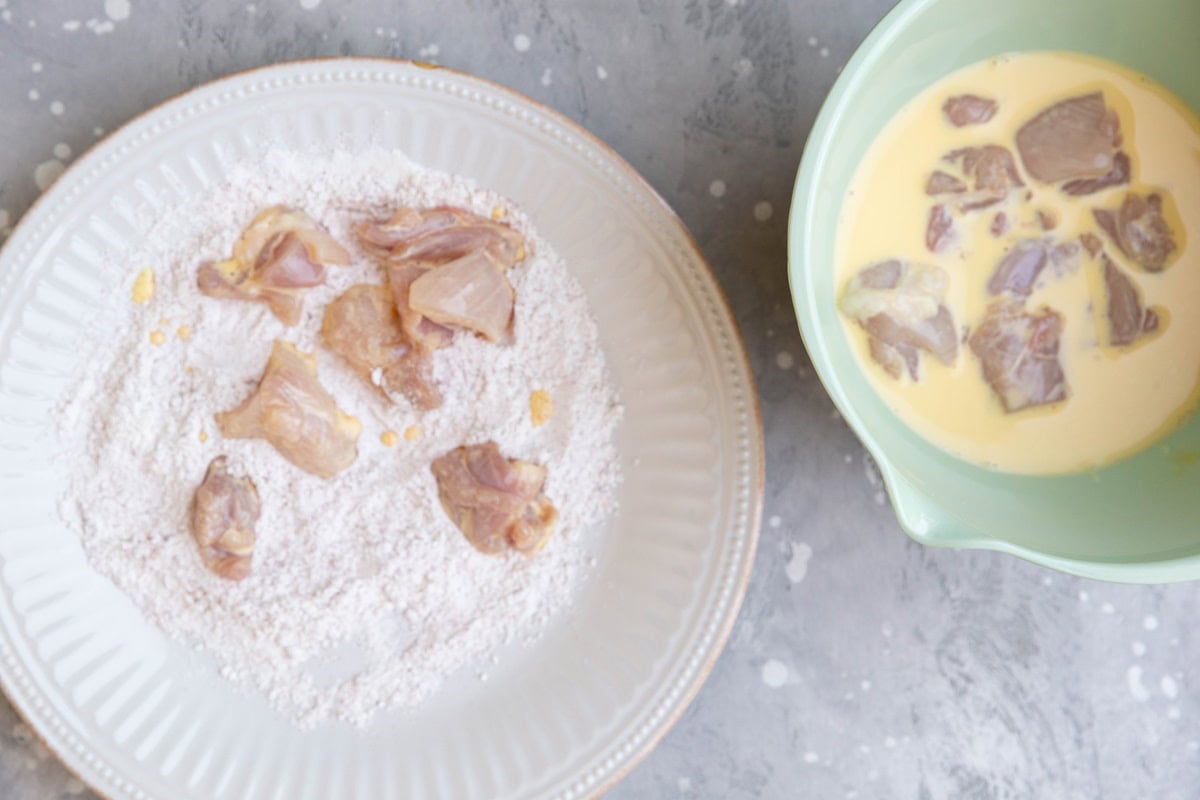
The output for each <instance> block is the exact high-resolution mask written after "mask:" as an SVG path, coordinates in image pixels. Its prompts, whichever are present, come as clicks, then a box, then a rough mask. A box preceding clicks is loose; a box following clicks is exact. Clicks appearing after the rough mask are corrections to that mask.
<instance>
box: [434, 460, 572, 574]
mask: <svg viewBox="0 0 1200 800" xmlns="http://www.w3.org/2000/svg"><path fill="white" fill-rule="evenodd" d="M432 469H433V476H434V478H435V479H436V480H437V487H438V498H439V499H440V500H441V503H442V508H443V509H445V511H446V515H447V516H449V517H450V520H451V521H452V522H453V523H454V524H455V525H457V526H458V529H459V530H460V531H462V532H463V535H464V536H466V537H467V541H469V542H470V543H471V544H472V545H473V546H474V547H475V549H477V550H479V551H480V552H483V553H489V554H495V553H500V552H502V551H504V550H505V549H507V548H509V547H512V548H513V549H515V550H517V551H519V552H521V553H524V554H525V555H533V554H534V553H536V552H537V551H539V550H541V549H542V547H543V546H545V544H546V542H547V540H549V538H550V536H551V534H552V533H553V532H554V525H555V523H556V522H557V521H558V512H557V511H556V510H555V508H554V506H553V505H552V504H551V502H550V500H549V499H547V497H546V496H545V495H544V494H542V487H543V486H544V485H545V482H546V468H545V467H543V466H541V465H538V464H532V463H530V462H528V461H520V460H518V459H513V458H505V457H504V456H503V455H502V454H501V453H500V448H499V447H497V446H496V443H495V442H484V443H483V444H473V445H465V446H463V447H457V448H455V449H454V450H451V451H450V452H449V453H447V454H446V455H444V456H442V457H441V458H439V459H437V460H436V461H434V462H433V466H432Z"/></svg>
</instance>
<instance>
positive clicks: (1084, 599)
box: [1079, 589, 1088, 603]
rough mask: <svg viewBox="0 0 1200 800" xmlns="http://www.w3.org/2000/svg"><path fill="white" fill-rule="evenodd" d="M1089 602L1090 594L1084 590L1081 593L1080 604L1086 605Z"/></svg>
mask: <svg viewBox="0 0 1200 800" xmlns="http://www.w3.org/2000/svg"><path fill="white" fill-rule="evenodd" d="M1087 601H1088V593H1087V592H1085V591H1083V590H1082V589H1081V590H1080V591H1079V602H1081V603H1086V602H1087Z"/></svg>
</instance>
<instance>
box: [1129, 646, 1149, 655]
mask: <svg viewBox="0 0 1200 800" xmlns="http://www.w3.org/2000/svg"><path fill="white" fill-rule="evenodd" d="M1129 649H1130V650H1132V651H1133V654H1134V655H1135V656H1137V657H1138V658H1141V657H1142V656H1144V655H1146V645H1145V644H1144V643H1143V642H1133V643H1132V644H1130V645H1129Z"/></svg>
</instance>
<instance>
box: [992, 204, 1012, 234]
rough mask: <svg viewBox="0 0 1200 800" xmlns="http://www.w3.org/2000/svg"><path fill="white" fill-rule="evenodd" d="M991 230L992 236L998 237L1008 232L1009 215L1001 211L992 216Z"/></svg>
mask: <svg viewBox="0 0 1200 800" xmlns="http://www.w3.org/2000/svg"><path fill="white" fill-rule="evenodd" d="M990 230H991V232H992V236H995V237H996V238H997V239H998V238H1000V237H1001V236H1003V235H1004V234H1006V233H1008V215H1007V214H1005V213H1004V212H1003V211H1001V212H999V213H997V214H996V216H994V217H992V226H991V228H990Z"/></svg>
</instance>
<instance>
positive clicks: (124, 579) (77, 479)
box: [58, 149, 620, 725]
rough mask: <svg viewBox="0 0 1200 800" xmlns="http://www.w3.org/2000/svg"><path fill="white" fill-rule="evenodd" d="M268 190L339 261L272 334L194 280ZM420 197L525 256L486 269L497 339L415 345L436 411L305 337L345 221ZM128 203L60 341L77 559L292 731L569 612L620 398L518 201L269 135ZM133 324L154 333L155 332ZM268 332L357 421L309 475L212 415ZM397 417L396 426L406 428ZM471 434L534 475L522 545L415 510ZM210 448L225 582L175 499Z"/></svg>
mask: <svg viewBox="0 0 1200 800" xmlns="http://www.w3.org/2000/svg"><path fill="white" fill-rule="evenodd" d="M275 204H286V205H291V206H295V207H297V208H301V209H303V210H305V211H307V212H308V213H309V214H310V215H311V216H313V217H314V218H315V219H317V220H319V221H320V222H321V223H323V224H324V225H325V226H326V228H327V229H328V230H329V231H330V232H331V233H332V234H333V235H334V236H335V237H336V238H337V239H338V240H339V241H340V242H341V243H343V244H344V245H346V246H347V247H349V248H350V249H351V251H352V252H354V253H355V261H354V264H353V265H351V266H349V267H331V268H330V269H329V279H328V283H327V285H326V286H324V287H319V288H318V289H315V290H312V291H310V292H309V293H308V295H307V297H306V299H305V316H304V318H303V320H302V321H301V323H300V324H299V325H297V326H296V327H294V328H286V327H284V326H283V325H282V324H281V323H280V322H278V321H277V320H276V319H275V318H274V317H273V316H272V315H271V313H270V312H269V310H268V309H267V307H266V306H265V305H262V304H258V303H251V302H244V301H236V300H217V299H212V298H207V297H203V296H201V295H200V294H199V292H198V291H197V290H196V288H195V275H196V268H197V266H198V265H199V264H200V263H201V262H203V261H205V260H209V259H219V258H225V257H228V254H229V253H230V251H231V248H232V246H233V243H234V241H235V240H236V239H237V237H238V235H239V234H240V233H241V231H242V228H243V227H244V226H245V225H246V224H247V223H248V222H249V221H250V219H251V218H252V217H253V216H254V215H255V214H256V213H257V212H258V211H260V210H262V209H263V208H266V207H268V206H271V205H275ZM440 204H449V205H455V206H460V207H465V208H468V209H470V210H472V211H475V212H476V213H479V214H482V215H488V214H490V213H491V212H492V210H493V209H494V208H496V207H498V206H499V207H501V208H503V209H505V210H506V211H507V213H508V216H507V217H506V221H508V222H510V223H511V224H512V225H513V226H514V227H515V228H517V229H518V230H519V231H521V232H522V233H523V234H524V235H525V237H526V239H527V241H528V243H529V247H528V251H529V253H530V256H529V258H527V259H526V261H524V262H523V263H521V264H519V265H517V266H516V267H514V268H513V269H512V270H511V271H510V272H509V277H510V279H511V281H512V283H513V286H514V288H515V289H516V310H515V343H514V344H513V345H511V346H497V345H491V344H488V343H486V342H484V341H482V340H480V339H477V338H475V337H473V336H470V335H465V334H459V335H458V336H457V337H456V339H455V342H454V344H453V345H451V346H450V347H449V348H446V349H445V350H441V351H438V352H437V353H436V354H435V356H434V358H435V362H434V376H435V378H436V380H437V381H438V383H439V386H440V388H441V391H442V394H443V396H444V398H445V403H444V405H443V406H442V407H441V408H439V409H437V410H435V411H432V412H428V413H424V414H421V413H419V412H416V411H414V410H413V409H412V408H411V407H409V406H408V405H407V404H406V403H402V404H399V405H392V404H389V403H388V402H387V401H386V400H385V399H384V398H383V397H382V396H381V395H380V394H379V393H378V392H377V391H376V390H375V389H374V388H373V387H371V386H369V385H367V384H366V383H365V382H363V381H362V380H361V379H360V378H359V377H358V376H357V375H355V374H354V373H352V372H351V371H350V369H349V368H348V367H347V366H346V365H345V364H344V363H343V362H341V361H340V360H339V358H338V357H337V356H336V355H334V354H332V353H331V352H329V351H328V350H326V349H325V348H324V347H322V346H321V344H320V341H319V332H320V323H321V314H322V312H323V310H324V307H325V305H326V303H327V302H328V301H330V300H331V299H333V297H335V296H336V295H337V294H338V293H339V292H341V291H342V290H344V289H345V288H347V287H348V286H350V285H352V284H355V283H362V282H372V283H383V282H384V276H383V274H382V272H381V271H380V270H379V269H378V268H377V267H375V266H374V265H372V264H371V263H370V262H369V261H368V260H367V259H365V258H364V257H362V255H361V253H359V252H358V251H357V249H356V246H355V243H354V239H353V236H352V235H351V227H352V225H353V224H354V223H355V222H357V221H359V220H362V219H364V218H366V217H368V216H374V217H380V216H386V215H387V214H388V213H389V211H390V210H391V209H392V208H394V207H395V206H398V205H412V206H431V205H440ZM146 217H147V218H146V219H145V220H144V221H142V223H141V225H142V232H143V233H144V237H143V245H142V246H141V247H139V248H138V249H137V251H135V252H130V253H113V254H110V257H111V259H112V261H113V263H117V264H121V265H124V268H125V269H127V270H128V274H129V280H128V282H127V283H126V284H125V285H124V286H123V287H122V288H121V296H119V297H115V298H107V303H102V305H105V307H106V312H105V313H106V314H109V316H105V317H104V318H102V319H97V320H95V321H93V322H92V323H90V324H89V326H88V328H87V333H86V335H85V337H84V339H83V342H82V346H86V347H91V348H94V349H93V350H91V351H89V352H87V354H86V357H85V359H84V363H85V365H86V367H85V370H84V373H83V374H81V375H80V377H79V380H78V383H77V385H75V386H74V387H72V389H71V391H69V392H68V393H67V397H68V398H70V399H68V400H67V401H66V402H65V403H64V405H63V406H62V408H61V409H60V411H59V414H58V424H59V435H60V438H61V441H62V442H64V443H65V444H66V446H67V447H68V450H67V452H66V455H65V458H66V459H67V463H66V464H65V466H66V469H67V470H68V471H69V475H70V487H69V491H68V492H67V495H66V496H65V497H64V499H63V502H62V506H61V508H62V514H63V517H64V519H65V520H66V521H67V523H68V524H69V525H71V526H72V528H74V529H75V530H77V531H78V533H79V536H80V538H81V540H82V542H83V546H84V549H85V551H86V552H87V555H88V558H89V560H90V561H91V563H92V564H93V565H94V566H95V567H96V568H97V569H98V570H99V571H100V572H101V573H103V574H104V575H107V576H108V577H109V578H110V579H111V580H112V581H113V582H114V583H115V584H116V585H117V586H119V587H120V588H121V589H122V590H124V591H125V592H126V593H127V594H128V595H129V596H130V597H131V598H132V599H133V601H134V602H135V603H137V605H138V606H140V607H141V609H142V610H143V611H144V613H145V614H146V616H147V617H148V618H149V619H150V620H151V621H153V622H154V623H155V624H157V625H158V626H159V627H160V628H162V630H164V631H165V632H166V633H167V634H168V635H170V636H172V637H174V638H177V639H180V640H183V641H185V642H187V643H189V644H192V645H195V646H198V647H200V648H201V649H203V650H206V651H208V652H209V653H211V654H212V655H213V656H214V657H215V658H216V659H217V661H218V662H219V663H220V664H221V666H222V672H223V674H224V675H225V676H226V677H227V678H228V679H229V680H231V681H232V682H234V683H235V684H237V685H239V686H242V687H245V688H250V689H257V690H258V691H260V692H261V693H263V694H264V695H265V696H266V698H267V699H268V701H269V702H270V703H271V705H273V706H274V707H276V708H278V709H279V710H281V711H283V712H284V713H286V714H288V715H289V716H290V717H292V718H293V719H294V720H296V721H297V722H298V723H299V724H303V725H311V724H316V723H321V722H327V721H331V720H345V721H350V722H353V723H356V724H365V723H366V722H367V721H368V720H369V719H370V718H371V717H372V715H373V714H374V713H375V712H377V711H379V710H382V709H385V708H397V707H399V708H403V707H412V706H414V705H416V704H418V703H420V702H421V701H422V700H423V699H425V698H427V697H428V696H429V695H430V694H431V693H432V692H434V691H435V690H436V689H437V688H438V686H439V685H440V684H441V683H442V682H443V680H444V679H445V678H446V677H447V676H449V675H450V674H452V673H454V672H456V671H458V670H460V669H463V668H466V667H476V668H479V667H480V665H482V664H484V663H485V662H486V661H487V660H488V659H489V657H490V656H491V654H492V653H493V652H494V651H495V650H496V649H497V648H499V647H500V646H502V645H503V644H506V643H508V642H511V641H531V640H533V639H535V638H536V637H537V636H538V635H539V633H540V632H541V631H542V630H544V628H545V626H546V624H547V622H548V621H549V620H550V619H551V618H553V617H554V616H555V615H557V614H559V613H561V612H562V611H563V610H564V609H566V608H567V607H568V606H569V605H570V603H571V601H572V598H573V596H574V593H575V589H576V588H577V586H578V584H579V583H580V581H581V579H582V578H583V577H584V575H583V573H584V572H586V570H587V567H588V566H589V564H590V563H591V558H590V556H589V553H588V552H587V547H586V542H585V537H584V536H583V534H584V532H585V530H587V529H588V528H591V527H594V526H596V525H597V523H599V522H600V521H601V520H602V519H603V518H604V517H605V516H607V515H608V514H609V513H610V512H611V511H612V509H613V505H614V502H615V500H614V498H615V488H616V485H617V483H618V481H619V479H620V475H619V467H618V462H617V456H616V450H615V447H614V444H613V430H614V427H615V425H616V423H617V420H618V418H619V416H620V413H619V407H618V405H617V403H616V400H615V397H614V394H613V390H612V388H611V387H610V385H609V383H608V381H607V374H606V368H605V363H604V357H603V354H602V352H601V351H600V349H599V345H598V343H597V333H596V327H595V323H594V322H593V320H592V317H591V315H590V313H589V310H588V307H587V303H586V299H585V298H584V295H583V292H582V290H581V289H580V287H579V285H578V284H577V283H576V281H575V280H574V279H573V278H572V277H571V276H570V274H569V273H568V272H567V270H566V268H565V267H564V265H563V263H562V261H561V259H560V258H559V257H558V256H556V255H555V254H554V252H553V251H552V250H551V248H550V247H549V245H548V244H547V243H546V242H545V240H543V239H541V238H540V237H539V236H538V235H537V233H536V232H535V231H534V229H533V228H532V227H531V225H530V222H529V221H528V220H527V219H526V218H525V217H524V216H523V215H522V213H521V212H520V210H519V209H516V208H514V207H513V206H512V205H511V203H509V202H508V201H506V200H505V199H504V198H502V197H500V196H499V195H496V194H494V193H492V192H486V191H482V190H479V189H476V188H475V187H474V186H473V184H472V183H470V182H469V181H467V180H465V179H462V178H457V177H452V176H449V175H445V174H441V173H432V172H429V171H425V170H422V169H420V168H418V167H415V166H414V165H412V164H411V163H410V162H408V161H407V160H406V159H405V158H404V157H403V156H402V155H400V154H398V153H396V152H393V151H385V150H380V149H376V150H370V151H367V152H359V153H354V154H352V153H349V152H336V153H333V154H329V153H326V154H324V155H312V154H301V153H296V152H278V151H276V152H271V153H269V154H267V155H266V156H264V158H262V159H261V160H257V161H255V162H254V163H253V164H244V165H239V166H237V167H236V168H235V169H234V170H233V171H232V173H231V175H230V178H229V180H228V181H227V182H226V183H225V184H223V185H221V186H218V187H216V188H215V189H213V190H212V191H210V192H209V194H208V196H207V197H206V198H204V199H203V200H202V201H201V202H199V203H191V204H188V205H187V206H180V207H176V208H168V209H152V210H148V211H147V212H146ZM144 267H150V268H153V269H154V270H155V272H156V274H157V292H156V295H155V297H154V299H153V301H152V302H150V303H149V304H148V305H146V306H136V305H134V304H133V303H132V302H131V301H130V298H129V286H130V284H131V283H132V280H133V276H134V274H135V273H136V272H137V271H138V270H139V269H141V268H144ZM180 326H188V328H189V329H190V336H187V338H184V337H183V336H180V334H179V333H178V330H179V327H180ZM154 331H161V332H162V333H163V334H165V341H164V342H163V343H162V344H160V345H157V346H156V345H154V344H152V341H151V335H152V332H154ZM185 335H186V333H185ZM276 338H283V339H287V340H289V341H292V342H295V343H296V344H297V345H298V346H299V347H300V348H301V349H302V350H305V351H310V352H315V353H316V356H317V361H318V369H319V372H318V377H319V379H320V381H321V383H322V384H323V385H324V386H325V387H326V389H328V390H329V392H330V393H331V394H332V395H333V396H334V397H335V398H336V400H337V402H338V406H339V407H340V408H341V409H342V410H343V411H345V412H347V413H349V414H351V415H353V416H356V417H358V418H359V419H360V420H361V421H362V423H363V432H362V435H361V437H360V438H359V442H358V449H359V456H358V460H357V461H356V462H355V463H354V464H353V466H351V467H350V468H349V469H347V470H345V471H344V472H342V473H340V474H339V475H337V476H336V477H335V478H333V479H331V480H322V479H320V478H317V477H314V476H312V475H309V474H307V473H305V472H302V471H301V470H300V469H298V468H296V467H294V466H292V465H291V464H290V463H288V462H287V461H285V460H284V459H283V457H282V456H280V455H279V454H278V453H277V452H276V451H275V450H274V449H273V448H272V447H271V445H269V444H267V443H266V442H265V441H261V440H223V439H222V437H221V435H220V432H219V431H218V430H217V428H216V425H215V423H214V422H213V416H212V415H213V413H214V412H216V411H223V410H228V409H230V408H233V407H234V406H235V405H237V404H238V403H239V402H240V401H241V400H242V399H243V398H244V397H245V396H246V395H247V394H248V393H249V392H250V391H251V390H252V389H253V387H254V386H255V384H256V382H257V380H258V378H259V376H260V375H261V374H262V370H263V366H264V364H265V363H266V360H267V355H268V353H269V352H270V350H271V344H272V341H273V340H274V339H276ZM536 389H542V390H545V391H547V392H549V394H550V396H551V398H552V400H553V403H554V412H553V415H552V417H551V418H550V420H549V421H548V422H547V423H546V424H544V425H542V426H540V427H534V426H533V425H532V423H531V421H530V416H529V396H530V393H531V392H533V391H534V390H536ZM413 426H415V427H417V428H419V432H420V436H419V438H417V439H415V440H413V441H409V440H407V439H406V438H405V436H404V435H403V434H404V432H405V431H406V430H408V429H409V428H410V427H413ZM386 430H393V431H396V432H397V433H399V434H400V441H399V442H398V444H397V445H396V446H395V447H392V448H388V447H385V446H384V445H383V444H382V443H381V441H380V435H381V434H382V433H383V432H384V431H386ZM205 437H206V439H207V440H206V441H201V439H202V438H205ZM488 439H493V440H495V441H496V442H497V444H498V445H499V446H500V449H501V451H502V452H503V453H504V454H505V455H506V456H508V457H510V458H522V459H526V460H530V461H536V462H538V463H541V464H544V465H546V467H547V468H548V470H549V476H548V479H547V483H546V489H545V491H546V494H547V495H548V496H549V497H550V499H551V500H552V501H553V502H554V504H555V505H556V506H557V508H558V510H559V512H560V515H561V516H560V522H559V526H558V529H557V531H556V533H555V535H554V537H553V538H552V539H551V541H550V543H549V544H548V545H547V546H546V548H545V550H543V551H542V552H541V553H539V554H538V555H537V556H536V557H534V558H531V559H527V558H525V557H523V556H521V555H518V554H515V553H513V554H509V555H504V556H486V555H483V554H480V553H478V552H476V551H475V550H474V549H473V548H472V547H471V546H470V544H469V543H468V542H467V541H466V539H465V537H464V536H463V535H462V533H460V532H459V530H458V529H457V528H456V527H455V526H454V525H453V524H452V523H451V522H450V521H449V519H448V518H447V517H446V515H445V512H444V511H443V510H442V508H441V506H440V504H439V503H438V500H437V493H436V485H435V482H434V479H433V476H432V474H431V472H430V469H429V465H430V463H431V462H432V460H433V459H434V458H436V457H438V456H440V455H442V454H443V453H445V452H447V451H449V450H451V449H453V448H454V447H457V446H459V445H461V444H464V443H476V442H482V441H486V440H488ZM220 454H226V455H228V456H229V460H230V466H231V468H232V469H233V470H234V471H241V472H245V473H246V474H248V475H249V476H250V477H251V478H252V479H253V480H254V481H255V483H256V485H257V487H258V492H259V495H260V497H261V500H262V516H261V518H260V520H259V523H258V528H257V532H258V545H257V547H256V549H255V554H254V564H253V571H252V573H251V575H250V577H249V578H247V579H246V580H245V581H242V582H240V583H235V582H230V581H226V580H223V579H221V578H218V577H216V576H214V575H213V574H211V573H210V572H208V571H207V570H206V569H205V568H204V566H203V565H202V562H201V561H200V558H199V556H198V554H197V552H196V547H195V545H194V544H193V541H192V539H191V536H190V534H189V531H188V525H187V513H188V507H189V504H190V502H191V497H192V493H193V491H194V490H195V488H196V486H197V485H198V484H199V482H200V481H201V479H202V478H203V476H204V472H205V469H206V467H207V466H208V463H209V462H210V461H211V460H212V459H213V458H214V457H215V456H217V455H220Z"/></svg>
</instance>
